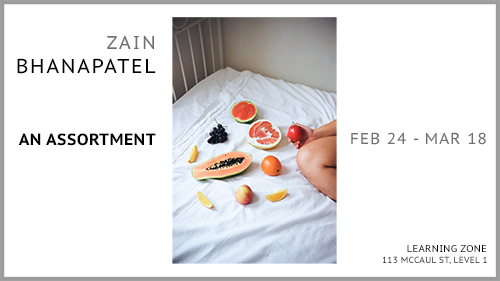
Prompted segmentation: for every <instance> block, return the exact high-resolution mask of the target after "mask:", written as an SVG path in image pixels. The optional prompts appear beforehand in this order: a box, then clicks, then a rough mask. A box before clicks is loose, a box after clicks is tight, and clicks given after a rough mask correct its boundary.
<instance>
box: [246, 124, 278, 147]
mask: <svg viewBox="0 0 500 281" xmlns="http://www.w3.org/2000/svg"><path fill="white" fill-rule="evenodd" d="M246 139H247V142H248V143H249V144H251V145H253V146H255V147H257V148H260V149H271V148H273V147H275V146H277V145H278V143H279V142H280V141H281V131H280V129H279V128H278V126H276V125H274V124H273V123H271V121H269V120H264V119H261V120H257V121H255V122H253V123H252V125H251V126H250V128H248V131H247V136H246Z"/></svg>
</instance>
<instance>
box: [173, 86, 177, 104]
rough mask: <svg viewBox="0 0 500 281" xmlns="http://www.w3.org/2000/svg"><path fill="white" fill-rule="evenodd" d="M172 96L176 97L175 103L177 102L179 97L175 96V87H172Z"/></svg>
mask: <svg viewBox="0 0 500 281" xmlns="http://www.w3.org/2000/svg"><path fill="white" fill-rule="evenodd" d="M172 94H173V95H174V102H176V101H177V95H176V94H175V88H174V85H172Z"/></svg>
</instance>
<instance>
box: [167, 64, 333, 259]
mask: <svg viewBox="0 0 500 281" xmlns="http://www.w3.org/2000/svg"><path fill="white" fill-rule="evenodd" d="M241 100H249V101H252V102H253V103H254V104H255V105H256V106H257V108H258V113H257V119H267V120H270V121H271V122H273V123H274V124H275V125H277V126H278V127H279V128H280V130H281V133H282V135H283V138H282V140H281V142H280V143H279V144H278V146H277V147H275V148H273V149H270V150H261V149H258V148H255V147H253V146H251V145H249V144H248V143H247V142H246V140H245V134H246V131H247V129H248V127H249V126H250V125H247V124H240V123H237V122H236V121H235V120H233V119H232V118H231V116H230V113H229V109H230V108H231V106H232V105H233V104H234V103H236V102H238V101H241ZM336 103H337V97H336V94H333V93H328V92H324V91H320V90H316V89H312V88H310V87H307V86H304V85H299V84H292V83H288V82H284V81H282V80H277V79H270V78H267V77H264V76H262V75H259V74H254V73H252V72H250V71H243V72H238V71H235V70H233V69H231V68H226V69H222V70H219V71H217V72H216V73H214V74H212V75H211V76H209V77H208V78H206V79H205V80H203V81H201V82H200V83H199V84H198V85H196V86H195V87H193V88H192V89H191V90H190V91H189V92H188V93H186V94H185V95H184V96H183V97H182V98H180V99H179V100H178V101H177V102H176V103H175V104H174V105H173V136H172V139H173V151H172V157H173V160H172V162H173V163H172V165H173V167H172V177H173V184H172V195H173V198H172V204H173V205H172V209H173V219H172V227H173V237H172V239H173V241H172V242H173V245H172V246H173V262H174V263H336V262H337V203H336V202H334V201H332V200H331V199H329V198H328V197H326V196H325V195H323V194H322V193H321V192H319V191H318V190H317V189H316V188H315V187H314V186H313V185H311V183H309V181H308V180H307V179H306V178H305V177H304V176H303V174H302V173H301V171H300V169H299V168H298V166H297V163H296V155H297V149H295V147H294V146H293V145H292V144H290V143H289V142H288V141H287V138H286V132H287V130H288V127H289V126H290V124H291V122H292V121H294V122H298V123H301V124H304V125H307V126H310V127H312V128H316V127H319V126H321V125H324V124H326V123H328V122H330V121H332V120H335V119H336V118H337V115H336V112H337V110H336ZM216 120H217V122H218V123H220V124H222V125H224V126H225V129H226V131H227V133H228V140H227V141H226V142H224V143H220V144H215V145H212V144H209V143H207V139H208V138H209V135H208V133H209V132H210V131H211V130H212V128H213V127H215V126H216V124H217V123H216ZM193 144H196V145H197V147H198V151H199V154H198V158H197V160H196V162H195V163H193V164H191V163H188V162H187V159H188V157H189V153H190V150H191V147H192V145H193ZM235 150H236V151H244V152H248V153H250V154H251V155H252V157H253V160H252V164H251V165H250V167H249V168H248V169H247V170H246V171H245V172H243V173H242V174H240V175H236V176H234V177H229V178H226V179H222V180H214V179H208V180H204V181H197V180H195V179H194V178H193V177H192V176H191V169H192V167H193V166H194V165H196V164H199V163H201V162H203V161H205V160H208V159H210V158H212V157H214V156H217V155H220V154H223V153H226V152H230V151H235ZM267 155H274V156H276V157H277V158H278V159H279V160H280V161H281V164H282V167H283V168H282V171H281V173H280V174H279V175H278V176H275V177H271V176H267V175H266V174H264V172H263V171H262V170H261V168H260V163H261V161H262V159H264V157H266V156H267ZM243 184H247V185H248V186H250V187H251V189H252V190H253V194H254V196H253V199H252V201H251V202H250V203H249V204H248V205H244V206H243V205H240V204H239V203H238V202H236V200H235V198H234V193H235V192H236V190H237V189H238V188H239V187H240V186H241V185H243ZM285 188H286V189H287V196H286V197H285V198H284V199H283V200H281V201H279V202H270V201H268V200H267V199H266V195H267V194H271V193H274V192H277V191H279V190H281V189H285ZM197 190H200V191H201V192H202V193H203V194H204V195H205V196H206V197H207V198H208V199H209V200H210V201H211V202H212V204H213V205H214V207H213V208H212V209H207V208H205V207H203V206H202V205H201V204H200V203H199V202H198V199H197V196H196V192H197Z"/></svg>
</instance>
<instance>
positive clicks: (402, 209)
mask: <svg viewBox="0 0 500 281" xmlns="http://www.w3.org/2000/svg"><path fill="white" fill-rule="evenodd" d="M186 16H189V17H200V16H210V17H229V16H230V17H235V16H236V17H240V16H241V17H243V16H244V17H337V36H338V38H337V44H338V46H337V48H338V49H337V50H338V51H337V56H338V69H337V73H338V93H337V94H338V103H339V106H338V108H339V109H338V116H339V119H340V120H339V125H338V128H339V138H338V163H339V168H338V194H339V202H338V210H339V211H338V264H336V265H305V264H304V265H302V264H301V265H269V264H268V265H255V264H237V265H221V264H215V265H202V264H200V265H173V264H172V247H171V245H172V239H171V233H172V232H171V205H170V204H171V196H170V195H171V191H170V189H171V188H172V183H171V174H170V171H171V166H170V163H171V159H170V157H171V153H170V151H171V122H172V120H171V110H172V109H171V97H170V93H171V90H170V89H171V86H170V85H171V77H172V73H171V71H172V70H171V55H172V51H171V46H172V45H171V44H172V42H171V18H172V17H186ZM110 35H116V36H124V35H125V36H135V35H139V36H143V35H144V36H153V35H154V37H155V49H154V50H151V49H146V50H134V49H132V50H123V49H122V50H107V49H106V47H107V44H109V41H108V39H107V36H110ZM18 58H27V59H31V58H34V59H42V58H43V59H44V60H45V61H46V62H48V61H49V60H50V59H52V58H55V59H62V58H65V59H71V58H74V59H75V60H76V61H78V60H79V59H81V58H86V59H87V60H88V61H91V60H92V59H93V58H101V59H103V60H107V59H110V58H115V59H116V58H129V59H132V58H142V59H143V60H144V59H146V58H148V59H149V61H150V67H151V68H152V69H154V70H155V71H156V74H17V73H16V70H17V68H16V67H17V65H16V63H17V59H18ZM495 61H496V58H495V6H494V5H6V6H5V68H4V73H5V90H4V91H5V186H4V189H5V275H6V276H494V275H495V264H496V260H495V257H496V253H495V248H496V244H495V237H496V232H495V204H496V202H495V198H496V194H495V188H496V186H495V172H496V170H495V155H496V151H495V144H496V139H495V133H496V131H495V130H496V129H495V125H496V124H495V104H496V100H495V78H496V76H495ZM372 132H378V133H379V134H380V136H379V140H380V143H379V144H378V145H361V144H359V143H355V144H351V133H372ZM391 132H392V133H395V134H396V135H397V136H398V137H399V135H400V134H401V133H405V137H406V142H405V144H400V143H398V142H397V141H396V143H397V144H394V145H388V144H387V142H388V141H389V140H390V138H389V135H388V133H391ZM451 132H456V133H459V134H460V144H459V145H458V144H457V145H445V144H441V145H434V144H433V145H430V144H427V145H426V144H425V134H426V133H429V134H434V133H439V134H442V133H451ZM23 133H26V134H30V133H35V134H36V133H40V134H41V135H42V142H43V141H44V140H46V137H47V136H48V134H50V133H54V134H58V133H77V134H78V133H155V134H156V136H155V138H154V145H153V146H47V145H45V144H44V143H42V145H40V146H20V145H19V141H20V139H21V136H22V134H23ZM470 133H474V134H475V135H477V134H479V133H485V134H486V143H485V144H484V145H478V144H476V145H468V144H467V143H468V142H469V139H468V135H469V134H470ZM415 138H418V139H419V140H418V141H415V140H414V139H415ZM476 141H477V136H476ZM304 200H307V199H306V198H305V199H304ZM263 219H265V218H263ZM317 239H320V238H317ZM414 244H416V245H421V244H424V245H425V244H431V245H436V244H445V245H450V244H457V245H460V244H472V245H487V252H486V253H480V254H478V253H472V254H469V253H463V256H471V255H472V256H481V257H483V256H484V257H486V259H487V263H479V264H405V265H402V264H387V263H386V264H384V263H383V258H384V257H391V256H398V257H401V256H410V255H413V256H415V255H419V256H430V255H433V256H436V254H435V253H416V254H415V253H408V252H407V245H414ZM249 247H251V245H249ZM442 255H448V256H457V257H458V256H461V255H462V253H443V254H442ZM437 256H440V255H437ZM480 261H481V262H482V259H481V260H480Z"/></svg>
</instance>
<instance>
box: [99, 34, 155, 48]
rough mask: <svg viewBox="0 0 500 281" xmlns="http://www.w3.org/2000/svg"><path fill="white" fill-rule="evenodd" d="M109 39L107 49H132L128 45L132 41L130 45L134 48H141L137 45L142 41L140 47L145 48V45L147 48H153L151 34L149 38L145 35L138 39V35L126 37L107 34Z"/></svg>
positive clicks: (153, 38)
mask: <svg viewBox="0 0 500 281" xmlns="http://www.w3.org/2000/svg"><path fill="white" fill-rule="evenodd" d="M108 39H109V45H108V49H110V50H113V49H132V48H131V47H130V44H131V43H130V42H132V44H133V45H132V46H133V49H134V50H138V49H141V48H139V46H141V43H142V49H144V50H145V49H146V47H147V46H149V48H151V49H153V50H154V48H155V37H154V36H151V38H149V39H148V38H147V37H146V36H142V39H139V36H134V37H133V38H130V40H129V39H127V36H123V37H119V36H108Z"/></svg>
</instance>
